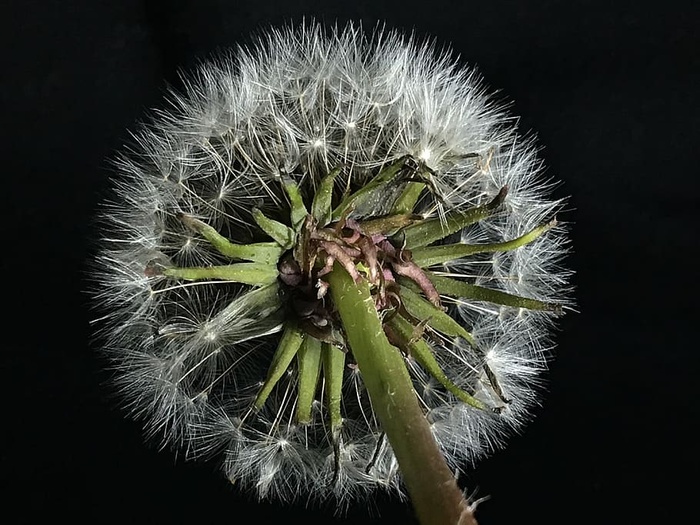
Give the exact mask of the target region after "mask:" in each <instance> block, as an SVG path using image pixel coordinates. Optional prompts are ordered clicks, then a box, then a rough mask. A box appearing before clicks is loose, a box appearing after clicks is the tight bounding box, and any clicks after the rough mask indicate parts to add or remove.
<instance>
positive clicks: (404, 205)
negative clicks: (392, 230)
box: [391, 182, 425, 214]
mask: <svg viewBox="0 0 700 525" xmlns="http://www.w3.org/2000/svg"><path fill="white" fill-rule="evenodd" d="M424 189H425V183H423V182H409V183H408V184H407V185H406V187H405V188H404V190H403V192H402V193H401V195H399V198H398V199H396V202H395V203H394V207H393V208H392V210H391V211H392V212H393V213H398V214H402V213H411V212H413V209H414V208H415V207H416V203H417V202H418V199H420V196H421V193H423V190H424Z"/></svg>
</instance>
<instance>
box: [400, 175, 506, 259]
mask: <svg viewBox="0 0 700 525" xmlns="http://www.w3.org/2000/svg"><path fill="white" fill-rule="evenodd" d="M506 191H507V190H506V188H505V187H503V188H502V189H501V191H500V192H498V195H496V197H495V198H494V199H493V200H491V201H490V202H489V203H487V204H484V205H482V206H477V207H476V208H472V209H470V210H466V211H458V210H452V211H449V212H447V214H446V215H445V216H444V217H442V218H441V217H433V218H431V219H425V220H423V221H420V222H418V223H416V224H412V225H411V226H407V227H406V228H404V229H403V230H401V232H400V234H399V235H400V236H401V237H400V238H399V239H397V242H398V244H399V245H401V246H404V247H405V248H408V249H410V250H413V249H415V248H420V247H421V246H428V245H429V244H432V243H434V242H435V241H439V240H440V239H443V238H445V237H447V236H448V235H451V234H453V233H455V232H458V231H460V230H461V229H462V228H465V227H466V226H469V225H470V224H474V223H475V222H478V221H480V220H482V219H485V218H486V217H489V216H490V215H492V214H493V213H494V212H495V211H496V210H497V209H498V207H499V206H500V205H501V203H502V202H503V199H505V196H506Z"/></svg>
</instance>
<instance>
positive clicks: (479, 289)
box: [402, 272, 562, 313]
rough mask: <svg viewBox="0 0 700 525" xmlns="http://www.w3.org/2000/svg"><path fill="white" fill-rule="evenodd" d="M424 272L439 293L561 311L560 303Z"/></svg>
mask: <svg viewBox="0 0 700 525" xmlns="http://www.w3.org/2000/svg"><path fill="white" fill-rule="evenodd" d="M425 273H426V275H427V276H428V279H430V281H431V282H432V283H433V285H434V286H435V289H436V290H437V291H438V292H439V293H440V294H441V295H447V296H450V297H458V298H462V299H471V300H474V301H485V302H489V303H493V304H500V305H503V306H512V307H513V308H526V309H528V310H541V311H545V312H555V313H561V309H562V307H561V305H560V304H556V303H547V302H545V301H538V300H537V299H530V298H529V297H520V296H519V295H513V294H510V293H507V292H501V291H500V290H492V289H491V288H485V287H483V286H477V285H475V284H469V283H467V282H465V281H460V280H458V279H452V278H451V277H444V276H442V275H435V274H434V273H432V272H425ZM402 284H403V283H402Z"/></svg>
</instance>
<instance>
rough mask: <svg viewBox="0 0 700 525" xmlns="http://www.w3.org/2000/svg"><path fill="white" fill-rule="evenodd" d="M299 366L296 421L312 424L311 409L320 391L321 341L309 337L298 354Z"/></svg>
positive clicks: (305, 339)
mask: <svg viewBox="0 0 700 525" xmlns="http://www.w3.org/2000/svg"><path fill="white" fill-rule="evenodd" d="M297 363H298V365H299V399H298V400H297V408H296V419H297V422H298V423H299V424H302V425H308V424H309V423H311V409H312V407H313V402H314V399H315V397H316V390H318V380H319V376H320V372H321V341H319V340H318V339H316V338H315V337H311V336H309V335H307V336H306V337H305V338H304V342H303V343H302V345H301V347H300V348H299V353H297Z"/></svg>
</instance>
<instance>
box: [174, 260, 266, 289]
mask: <svg viewBox="0 0 700 525" xmlns="http://www.w3.org/2000/svg"><path fill="white" fill-rule="evenodd" d="M162 274H163V275H165V276H166V277H170V278H171V279H184V280H185V281H200V280H204V279H216V280H221V281H231V282H235V283H242V284H250V285H253V286H263V285H265V284H270V283H272V282H274V281H275V280H276V279H277V274H278V271H277V267H276V266H273V265H269V264H261V263H253V262H251V263H236V264H229V265H226V266H205V267H196V266H195V267H191V268H165V269H164V270H163V271H162Z"/></svg>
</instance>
